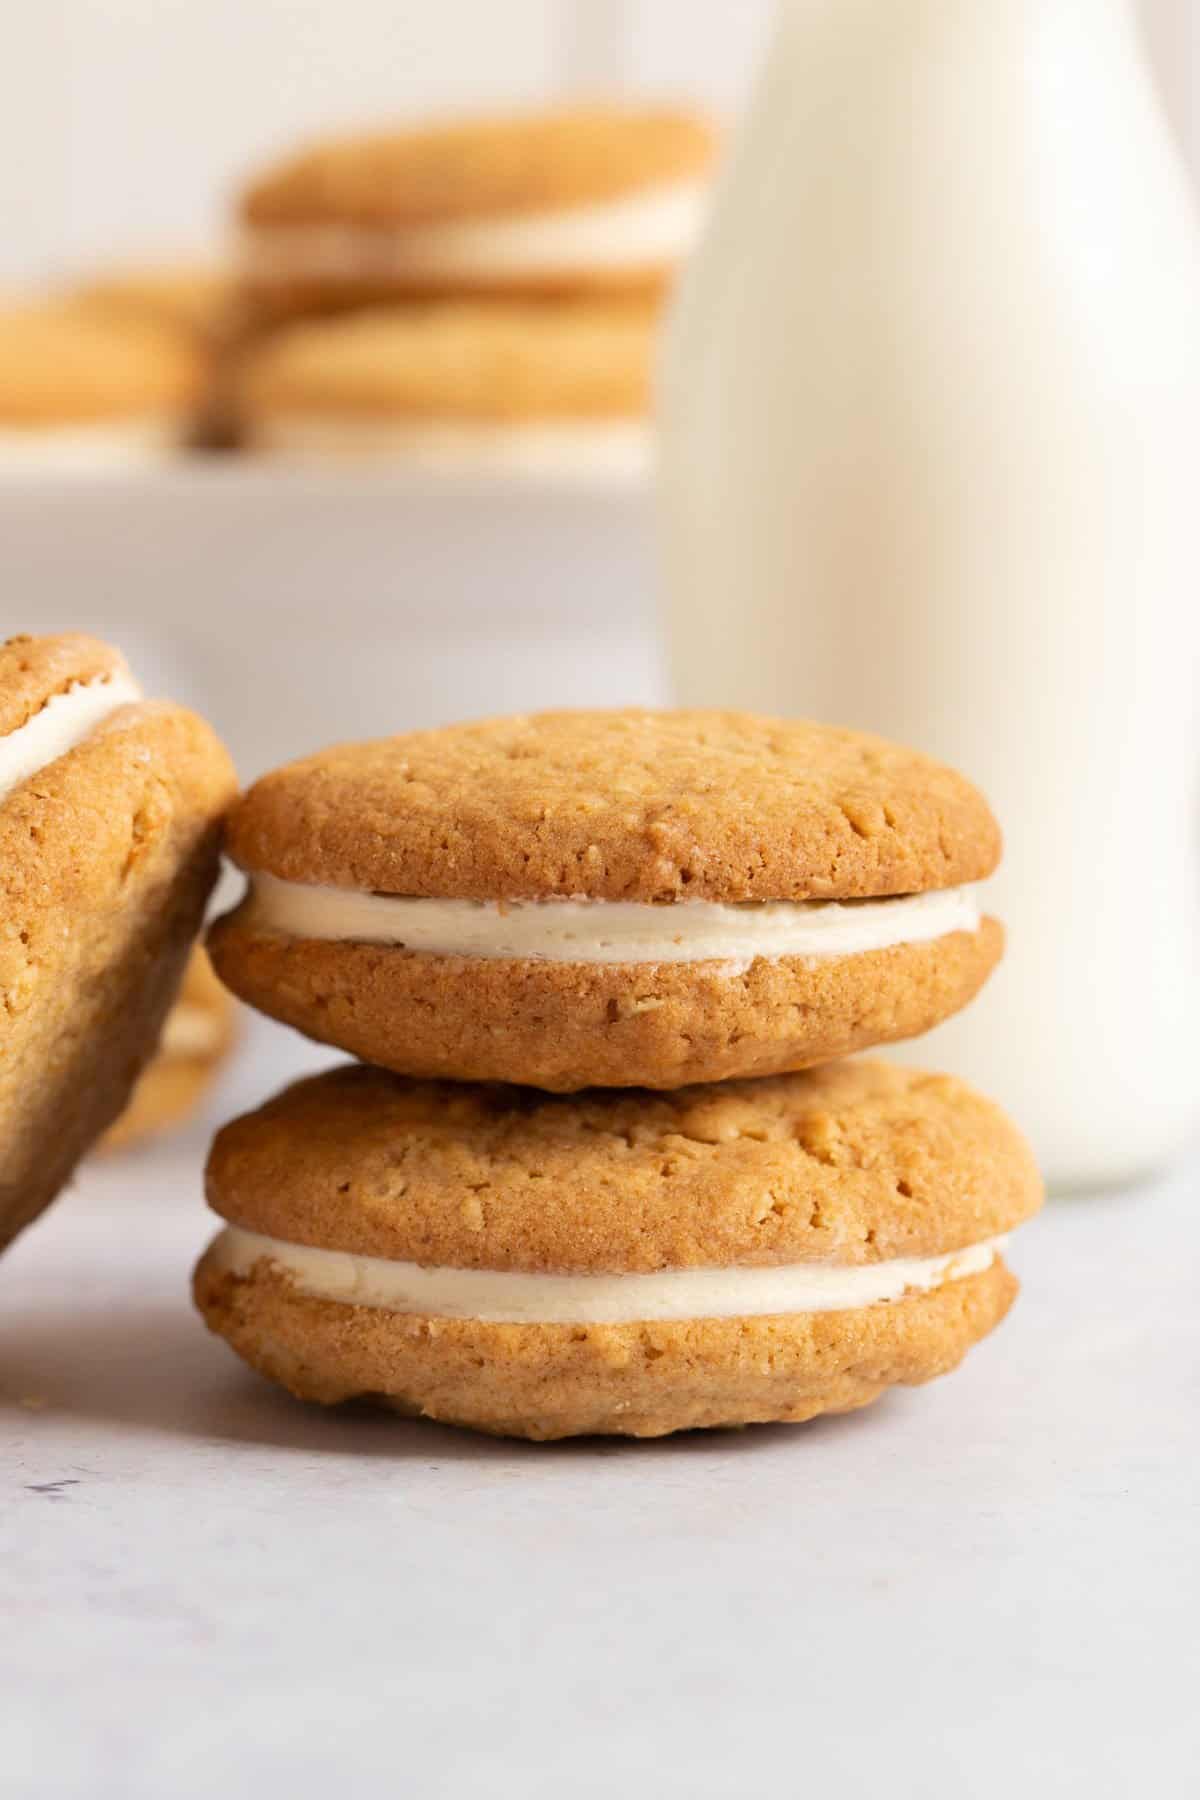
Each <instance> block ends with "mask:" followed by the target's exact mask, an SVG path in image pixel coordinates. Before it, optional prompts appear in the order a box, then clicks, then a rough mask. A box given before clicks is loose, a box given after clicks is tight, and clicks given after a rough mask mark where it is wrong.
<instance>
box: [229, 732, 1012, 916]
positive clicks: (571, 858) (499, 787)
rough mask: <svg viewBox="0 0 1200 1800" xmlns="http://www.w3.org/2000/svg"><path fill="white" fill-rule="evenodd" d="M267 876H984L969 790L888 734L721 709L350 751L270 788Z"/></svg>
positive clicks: (255, 808)
mask: <svg viewBox="0 0 1200 1800" xmlns="http://www.w3.org/2000/svg"><path fill="white" fill-rule="evenodd" d="M227 843H228V849H229V852H230V854H231V855H232V857H233V858H234V860H235V861H236V862H237V863H238V864H239V865H240V866H241V867H242V868H244V869H246V870H247V871H249V872H251V873H265V874H269V875H274V876H277V877H279V878H280V879H282V880H285V881H291V882H304V883H314V884H324V885H329V886H332V887H347V888H357V889H360V890H367V891H369V892H373V893H380V894H389V895H411V896H415V897H420V896H425V897H439V896H440V897H444V898H450V899H468V900H492V901H495V900H537V899H570V898H583V899H594V900H626V901H641V902H657V901H665V902H670V901H675V900H681V899H687V900H706V901H715V902H723V903H726V904H735V905H736V904H738V903H743V902H761V901H771V900H785V901H787V900H797V901H798V900H810V899H817V900H829V899H837V900H853V899H867V898H872V897H881V896H887V895H901V894H915V893H922V892H927V891H929V890H933V889H940V888H950V887H956V886H958V885H960V884H963V883H967V882H974V881H979V880H982V879H983V878H985V877H986V876H988V875H989V874H991V872H992V870H993V869H994V868H995V866H996V863H997V861H998V858H999V854H1000V833H999V829H998V827H997V825H996V822H995V820H994V818H993V817H992V814H991V812H990V810H989V808H988V805H987V802H986V801H985V800H984V799H983V797H982V795H981V794H980V793H979V792H978V790H977V789H976V788H974V787H973V786H972V785H971V783H970V782H969V781H967V780H966V779H965V778H964V777H963V776H961V775H959V774H957V773H956V772H955V771H954V770H952V769H949V768H947V767H945V766H944V765H943V764H941V763H937V762H935V761H933V760H932V759H931V758H929V757H926V756H922V755H921V754H919V753H918V752H917V751H913V750H906V749H902V748H900V747H899V746H897V745H895V744H890V743H888V742H886V741H885V740H884V739H882V738H876V737H871V736H868V735H866V734H864V733H862V732H856V731H845V730H840V729H838V728H836V727H834V726H828V725H815V724H809V723H805V722H801V721H796V720H782V719H766V718H758V717H754V716H752V715H750V714H746V713H738V712H717V711H676V712H655V711H643V710H638V709H630V710H623V711H613V712H552V713H542V714H536V715H533V716H525V717H516V718H506V719H490V720H484V721H482V722H480V723H475V724H468V725H455V726H447V727H444V728H442V729H440V730H432V731H417V732H408V733H405V734H404V735H402V736H399V737H393V738H385V739H382V740H379V741H376V742H374V743H365V744H343V745H338V746H335V747H334V748H333V749H329V750H325V751H323V752H321V753H320V754H319V755H316V756H310V757H307V758H305V759H304V760H303V761H301V762H295V763H291V764H289V765H288V766H286V767H284V768H282V769H279V770H276V771H275V772H274V773H273V774H269V775H266V776H264V777H263V778H262V779H261V780H260V781H258V782H256V783H255V785H254V786H253V787H251V788H250V789H249V791H248V792H247V793H246V794H245V795H244V796H243V798H242V799H241V801H240V802H239V804H238V805H237V807H236V808H235V809H234V812H233V814H232V817H231V819H230V821H229V827H228V839H227Z"/></svg>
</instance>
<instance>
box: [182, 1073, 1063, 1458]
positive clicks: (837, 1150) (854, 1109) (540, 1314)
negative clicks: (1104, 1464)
mask: <svg viewBox="0 0 1200 1800" xmlns="http://www.w3.org/2000/svg"><path fill="white" fill-rule="evenodd" d="M207 1187H208V1196H209V1201H210V1203H211V1205H212V1206H213V1207H214V1209H215V1210H216V1211H217V1212H218V1213H219V1214H220V1215H221V1216H222V1217H223V1218H224V1219H225V1220H226V1221H227V1224H226V1228H225V1229H224V1230H223V1231H222V1233H221V1234H220V1236H219V1237H218V1238H217V1239H216V1240H215V1242H214V1243H213V1244H212V1246H211V1247H210V1249H209V1250H208V1251H207V1253H206V1254H205V1256H204V1258H203V1259H202V1261H201V1263H200V1265H199V1267H198V1269H197V1272H196V1277H195V1294H196V1299H197V1303H198V1305H199V1307H200V1310H201V1312H202V1313H203V1314H204V1317H205V1319H206V1320H207V1322H208V1324H209V1326H210V1327H211V1328H212V1330H214V1331H215V1332H217V1333H218V1334H219V1335H221V1336H222V1337H224V1338H225V1339H227V1340H228V1342H229V1343H230V1344H231V1345H232V1346H233V1348H234V1349H235V1350H236V1351H237V1352H238V1353H239V1354H240V1355H241V1356H242V1357H244V1358H245V1359H246V1360H247V1361H248V1362H249V1363H251V1364H252V1365H253V1366H254V1367H255V1368H257V1369H258V1370H260V1371H261V1372H262V1373H263V1374H265V1375H267V1376H269V1377H270V1378H271V1379H273V1380H275V1381H278V1382H281V1383H282V1384H283V1385H284V1386H285V1387H287V1388H289V1389H290V1390H291V1391H292V1392H293V1393H294V1394H297V1395H298V1396H300V1397H301V1398H303V1399H308V1400H315V1401H319V1402H322V1403H326V1404H331V1403H334V1402H338V1401H342V1400H349V1399H353V1398H357V1397H369V1398H372V1399H375V1400H379V1401H382V1402H384V1403H385V1404H387V1405H389V1406H392V1407H394V1408H396V1409H397V1410H398V1411H400V1412H402V1413H407V1414H420V1415H424V1416H426V1417H429V1418H434V1419H440V1420H443V1421H445V1422H448V1423H452V1424H458V1425H468V1426H473V1427H475V1428H477V1429H480V1430H484V1431H490V1432H498V1433H503V1434H507V1435H513V1436H519V1437H529V1438H539V1439H544V1438H556V1437H564V1436H570V1435H574V1434H578V1433H587V1432H616V1433H622V1434H626V1435H632V1436H638V1437H653V1436H658V1435H661V1434H662V1433H665V1432H670V1431H678V1430H682V1429H686V1428H689V1427H694V1426H716V1425H744V1424H751V1423H755V1422H761V1421H769V1420H790V1421H800V1420H804V1419H809V1418H812V1417H814V1416H815V1415H816V1414H818V1413H822V1412H844V1411H849V1410H851V1409H852V1408H855V1407H859V1406H864V1405H866V1404H867V1403H868V1402H870V1401H872V1400H874V1399H875V1398H877V1397H878V1395H879V1394H881V1393H882V1392H883V1391H884V1390H885V1389H886V1388H887V1387H890V1386H892V1385H894V1384H896V1383H919V1382H924V1381H927V1380H929V1379H931V1378H932V1377H934V1376H936V1375H940V1374H943V1373H945V1372H946V1371H947V1370H949V1369H952V1368H953V1367H954V1366H955V1365H956V1364H957V1363H958V1362H959V1361H960V1360H961V1358H962V1356H963V1355H964V1353H965V1352H966V1351H967V1350H968V1349H969V1348H970V1347H971V1345H972V1344H974V1343H976V1342H977V1341H978V1340H979V1339H980V1338H982V1337H983V1336H985V1335H986V1333H987V1332H989V1331H990V1330H991V1329H992V1328H993V1327H994V1326H995V1325H996V1324H998V1323H999V1322H1000V1320H1001V1319H1002V1318H1003V1317H1004V1314H1005V1313H1006V1312H1007V1310H1008V1308H1009V1306H1010V1304H1011V1302H1012V1300H1013V1297H1014V1295H1015V1293H1016V1286H1017V1284H1016V1282H1015V1280H1014V1278H1013V1277H1012V1275H1011V1274H1010V1273H1009V1271H1008V1269H1007V1267H1006V1266H1005V1263H1004V1260H1003V1254H1002V1253H1003V1248H1004V1242H1005V1239H1006V1236H1007V1234H1008V1233H1009V1232H1010V1231H1011V1230H1012V1229H1013V1228H1014V1227H1016V1226H1018V1225H1019V1224H1021V1222H1022V1221H1023V1220H1024V1219H1026V1218H1028V1217H1029V1215H1030V1214H1031V1213H1032V1212H1034V1211H1035V1210H1036V1208H1037V1206H1038V1205H1039V1203H1040V1198H1041V1184H1040V1181H1039V1178H1038V1175H1037V1171H1036V1168H1035V1167H1034V1164H1033V1161H1032V1158H1031V1156H1030V1153H1029V1150H1028V1148H1027V1147H1026V1145H1025V1143H1024V1141H1023V1140H1022V1138H1021V1137H1020V1136H1019V1134H1018V1133H1017V1132H1016V1130H1015V1129H1014V1128H1013V1127H1012V1126H1011V1125H1010V1124H1009V1123H1008V1121H1007V1120H1006V1119H1005V1118H1004V1116H1003V1115H1002V1114H1001V1113H1000V1112H999V1110H998V1109H997V1108H996V1107H994V1106H993V1105H991V1103H990V1102H988V1101H986V1100H984V1099H982V1098H981V1097H980V1096H979V1095H977V1094H975V1093H974V1092H972V1090H970V1089H969V1088H967V1087H966V1086H964V1085H963V1084H962V1083H961V1082H958V1081H955V1080H953V1079H952V1078H950V1077H947V1076H937V1075H920V1074H917V1073H915V1072H913V1071H911V1070H901V1069H898V1068H894V1067H891V1066H889V1065H886V1064H883V1063H872V1062H858V1063H855V1062H850V1063H844V1064H841V1065H837V1066H834V1067H829V1068H823V1069H818V1070H812V1071H807V1072H805V1073H801V1074H797V1075H790V1076H781V1077H777V1078H773V1079H770V1080H766V1081H757V1082H735V1083H730V1084H726V1085H722V1086H717V1087H708V1088H698V1089H685V1090H680V1091H677V1092H674V1093H669V1094H647V1093H639V1094H589V1095H584V1096H578V1097H572V1098H564V1097H562V1096H548V1095H539V1094H532V1093H530V1092H528V1091H522V1090H518V1089H512V1088H476V1087H453V1086H448V1085H444V1084H425V1083H410V1082H406V1081H402V1080H399V1079H397V1078H395V1077H392V1076H389V1075H387V1074H385V1073H383V1072H382V1071H380V1070H375V1069H367V1068H362V1067H354V1066H350V1067H345V1068H340V1069H336V1070H333V1071H331V1072H330V1073H328V1074H325V1075H322V1076H318V1077H316V1078H314V1079H312V1080H309V1081H304V1082H300V1083H299V1084H297V1085H296V1086H294V1087H291V1088H289V1089H287V1090H286V1091H285V1092H284V1093H283V1094H281V1095H280V1096H279V1097H278V1098H276V1099H275V1100H273V1101H271V1102H270V1103H269V1104H268V1105H266V1106H264V1107H262V1108H261V1109H260V1110H259V1111H258V1112H255V1113H251V1114H249V1115H247V1116H246V1117H244V1118H242V1119H238V1120H236V1121H234V1123H232V1124H231V1125H228V1126H226V1128H225V1129H224V1130H223V1131H222V1132H221V1133H220V1134H219V1136H218V1138H217V1140H216V1143H215V1145H214V1148H213V1151H212V1155H211V1157H210V1161H209V1167H208V1177H207Z"/></svg>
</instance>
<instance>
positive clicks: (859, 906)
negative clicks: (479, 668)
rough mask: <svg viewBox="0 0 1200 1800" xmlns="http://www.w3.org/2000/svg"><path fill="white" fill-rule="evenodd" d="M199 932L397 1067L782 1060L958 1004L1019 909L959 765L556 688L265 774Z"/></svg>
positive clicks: (487, 1073) (800, 1063)
mask: <svg viewBox="0 0 1200 1800" xmlns="http://www.w3.org/2000/svg"><path fill="white" fill-rule="evenodd" d="M227 846H228V850H229V854H230V855H231V856H232V857H233V859H234V861H235V862H236V863H237V864H238V865H239V866H240V867H241V868H242V869H243V870H245V871H246V872H247V874H248V876H249V887H248V891H247V894H246V898H245V900H244V902H243V903H242V905H241V906H240V907H238V909H237V910H236V911H235V912H233V913H232V914H230V915H229V916H227V917H226V918H225V919H223V920H221V921H219V922H218V924H217V925H216V926H215V927H214V929H213V931H212V934H211V938H210V944H211V950H212V955H213V960H214V963H215V965H216V969H217V973H218V974H219V975H220V976H221V978H222V980H223V981H225V982H227V983H228V985H229V986H230V987H231V988H232V989H233V991H234V993H236V994H238V995H240V996H241V998H242V999H244V1000H248V1001H249V1002H250V1004H251V1005H252V1006H256V1007H258V1008H259V1009H260V1010H261V1011H262V1012H266V1013H269V1014H270V1015H271V1016H272V1017H273V1018H277V1019H281V1020H283V1021H284V1023H286V1024H289V1025H293V1026H295V1027H297V1029H299V1030H300V1031H303V1032H305V1033H306V1034H307V1035H308V1036H310V1037H313V1038H317V1039H319V1040H320V1041H322V1042H325V1043H330V1044H336V1045H337V1046H338V1047H339V1048H341V1049H343V1050H347V1051H349V1052H350V1053H351V1054H352V1055H354V1056H359V1057H362V1058H363V1059H364V1060H365V1061H367V1062H373V1063H378V1064H380V1065H381V1066H383V1067H385V1068H389V1069H393V1070H395V1071H397V1072H398V1073H400V1074H402V1075H410V1076H420V1077H447V1078H450V1079H453V1080H460V1081H470V1080H479V1081H512V1082H518V1083H526V1084H528V1085H530V1086H535V1087H541V1088H549V1089H554V1090H558V1091H563V1092H569V1091H571V1090H575V1089H579V1088H585V1087H592V1086H601V1087H651V1088H670V1087H679V1086H682V1085H684V1084H685V1083H688V1082H702V1081H724V1080H728V1079H729V1078H731V1077H735V1076H744V1075H767V1074H775V1073H778V1072H780V1071H783V1070H788V1069H797V1068H802V1067H805V1066H807V1065H810V1064H814V1063H820V1062H827V1061H830V1060H831V1059H833V1058H834V1057H838V1056H844V1055H847V1054H849V1053H850V1052H852V1051H855V1050H859V1049H865V1048H867V1047H868V1046H870V1045H872V1044H880V1043H886V1042H891V1041H893V1040H895V1039H899V1038H907V1037H914V1036H916V1035H917V1034H918V1033H920V1032H923V1031H926V1030H928V1029H929V1027H930V1026H932V1025H934V1024H936V1023H937V1022H938V1021H939V1020H941V1019H943V1018H945V1017H947V1016H948V1015H949V1014H951V1013H953V1012H956V1011H957V1010H958V1008H959V1007H961V1006H964V1005H965V1004H966V1002H967V1001H968V1000H970V999H971V997H972V996H973V995H974V994H975V993H976V991H977V990H978V989H979V987H980V986H981V985H982V983H983V981H984V980H985V978H986V977H987V975H988V973H989V972H990V970H991V969H992V968H993V966H994V965H995V963H996V961H997V960H998V958H999V956H1000V953H1001V948H1002V942H1003V934H1002V931H1001V928H1000V926H999V925H998V924H997V923H996V921H995V920H993V919H989V918H986V917H984V916H983V913H982V910H981V906H980V900H979V895H978V893H977V891H976V887H975V884H976V883H978V882H980V881H982V880H983V879H984V878H985V877H986V876H988V875H990V874H991V872H992V870H993V869H994V868H995V866H996V862H997V859H998V856H999V848H1000V837H999V832H998V830H997V827H996V824H995V821H994V820H993V818H992V815H991V813H990V812H989V810H988V807H987V804H986V802H985V801H984V800H983V799H982V797H981V796H980V794H979V793H978V792H977V791H976V790H975V789H974V788H973V787H972V786H971V785H970V783H969V782H967V781H965V780H964V779H963V777H962V776H960V775H957V774H955V773H954V771H953V770H951V769H947V768H944V767H942V766H941V765H940V764H938V763H936V762H933V761H931V760H930V759H929V758H928V757H924V756H921V755H919V754H917V753H916V752H915V751H910V750H904V749H900V748H898V747H897V746H895V745H892V744H888V743H885V742H884V741H883V740H882V739H879V738H873V737H867V736H864V735H862V734H860V733H858V732H853V731H841V730H837V729H835V728H833V727H830V726H823V725H812V724H804V723H798V722H796V721H784V720H772V719H761V718H755V717H752V716H749V715H747V714H743V713H733V712H649V711H622V712H574V713H572V712H557V713H545V714H541V715H540V716H534V717H527V718H513V719H493V720H488V721H485V722H483V723H477V724H473V725H459V726H451V727H447V728H444V729H442V730H436V731H421V732H411V733H408V734H406V735H404V736H401V737H394V738H387V739H384V740H382V741H380V742H376V743H367V744H348V745H342V746H339V747H337V748H334V749H331V750H327V751H325V752H323V753H322V754H320V755H317V756H312V757H309V758H307V759H306V760H304V761H302V762H297V763H292V764H290V765H289V766H287V767H285V768H283V769H280V770H277V771H276V772H275V773H274V774H270V775H267V776H265V777H264V778H263V779H262V780H260V781H259V782H257V783H256V784H255V786H253V787H252V788H251V789H250V790H249V791H248V793H247V794H245V795H244V796H243V798H242V799H241V801H240V802H239V803H238V805H237V806H236V807H235V809H234V811H233V813H232V815H231V817H230V821H229V827H228V834H227Z"/></svg>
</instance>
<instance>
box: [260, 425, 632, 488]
mask: <svg viewBox="0 0 1200 1800" xmlns="http://www.w3.org/2000/svg"><path fill="white" fill-rule="evenodd" d="M249 448H250V449H251V450H253V451H255V452H257V453H259V454H261V455H266V456H270V457H272V458H275V459H278V460H279V461H281V462H287V463H294V464H297V465H308V464H314V463H315V464H321V463H330V462H346V463H352V462H360V461H369V462H385V463H394V464H396V465H397V466H403V467H404V468H407V469H413V470H415V471H417V472H419V473H424V472H428V473H430V474H434V475H467V476H470V475H504V476H509V475H518V476H521V475H535V476H553V477H555V478H558V477H561V476H564V475H567V476H571V477H575V478H580V479H591V478H593V477H602V478H607V479H612V478H616V479H620V480H627V481H638V480H641V479H643V478H644V477H646V476H647V475H649V473H650V472H651V470H652V468H653V464H654V434H653V431H652V429H651V427H650V425H649V422H648V421H646V420H642V419H619V420H615V421H612V422H608V421H603V420H568V421H565V422H563V423H557V422H555V423H538V424H524V423H504V424H493V423H490V422H486V423H485V422H477V421H472V422H471V423H470V424H458V423H454V424H448V423H444V422H441V421H437V420H429V419H421V420H417V421H409V420H401V419H394V418H393V419H362V418H355V417H353V416H352V415H349V414H342V415H340V416H333V415H331V414H324V415H322V414H317V413H300V412H295V413H279V414H276V415H275V416H274V417H264V418H261V419H258V420H255V421H253V422H252V424H251V426H250V431H249Z"/></svg>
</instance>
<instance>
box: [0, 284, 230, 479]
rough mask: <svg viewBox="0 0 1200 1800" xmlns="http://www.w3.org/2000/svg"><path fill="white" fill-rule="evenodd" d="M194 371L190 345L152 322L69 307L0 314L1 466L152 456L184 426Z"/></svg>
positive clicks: (106, 469)
mask: <svg viewBox="0 0 1200 1800" xmlns="http://www.w3.org/2000/svg"><path fill="white" fill-rule="evenodd" d="M202 374H203V365H202V361H201V359H200V357H199V356H198V354H197V351H196V348H195V346H194V344H193V343H191V342H190V341H189V340H188V339H187V338H186V337H184V336H182V335H180V334H179V333H178V332H175V331H169V330H164V329H163V328H162V327H161V326H159V325H155V324H146V323H135V322H133V321H131V320H128V319H121V320H117V319H113V318H105V317H99V316H93V315H92V314H90V313H89V312H88V311H87V310H86V309H82V308H77V307H74V306H71V305H60V306H51V305H46V306H41V307H38V306H29V307H23V308H17V309H9V310H7V311H3V312H0V473H2V472H4V471H6V470H10V471H14V470H15V471H21V470H27V469H34V470H48V469H63V470H82V471H86V472H88V473H102V472H103V473H113V474H119V473H121V472H122V471H124V470H127V469H130V468H140V467H146V466H150V465H154V464H156V463H160V462H161V461H162V460H163V459H164V458H166V457H167V456H169V455H170V454H172V453H173V452H174V451H175V450H176V449H177V448H178V446H179V444H180V443H181V441H182V439H183V437H184V435H185V433H186V431H187V428H188V424H189V421H190V418H191V413H192V408H193V406H194V405H195V402H196V398H197V395H198V393H199V389H200V383H201V380H202Z"/></svg>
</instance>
